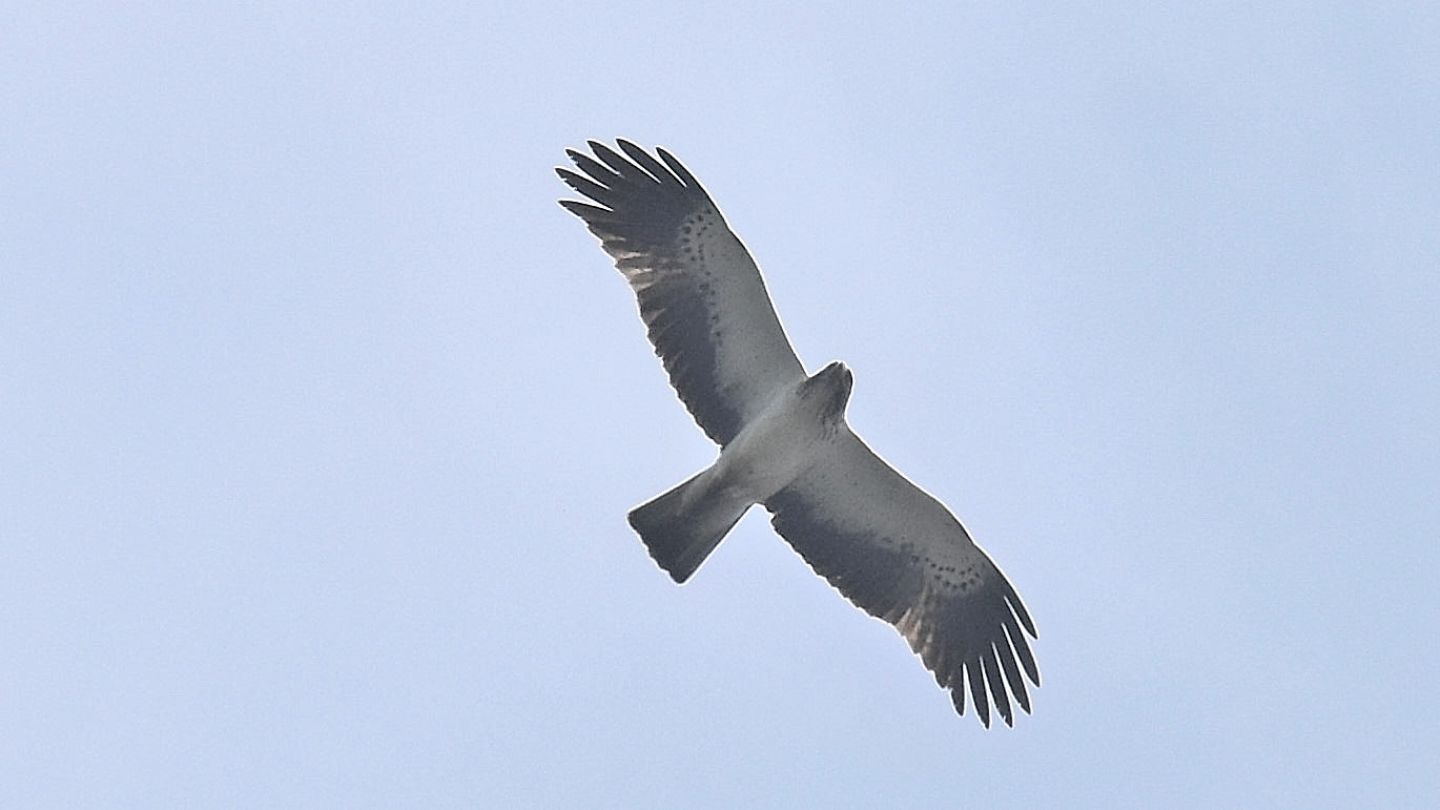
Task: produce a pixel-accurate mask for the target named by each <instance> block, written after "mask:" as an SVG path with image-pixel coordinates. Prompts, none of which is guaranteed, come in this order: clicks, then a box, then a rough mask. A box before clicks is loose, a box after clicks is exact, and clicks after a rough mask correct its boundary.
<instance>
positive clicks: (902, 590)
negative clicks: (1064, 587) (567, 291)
mask: <svg viewBox="0 0 1440 810" xmlns="http://www.w3.org/2000/svg"><path fill="white" fill-rule="evenodd" d="M589 146H590V152H591V154H589V155H586V154H583V153H581V152H578V151H575V150H568V151H567V152H566V154H567V155H568V156H569V157H570V159H571V160H572V161H573V162H574V164H575V167H576V168H577V169H578V170H579V171H574V170H571V169H565V168H561V169H557V170H556V171H557V172H558V173H559V175H560V178H561V179H562V180H564V181H565V183H567V184H568V185H569V186H570V187H571V188H572V189H574V190H575V191H577V192H579V193H580V194H581V195H583V196H584V197H586V198H588V202H577V201H574V200H562V201H561V202H560V204H561V205H562V206H564V207H565V208H566V209H567V210H568V211H570V212H571V213H573V214H575V215H576V216H578V217H580V219H581V220H583V221H584V222H585V225H586V227H588V228H589V229H590V232H591V233H593V234H595V236H597V237H599V238H600V244H601V246H602V247H603V248H604V250H605V252H606V253H608V254H609V255H610V256H611V258H612V259H614V261H615V266H616V267H617V268H618V269H619V270H620V272H621V274H623V275H624V277H625V280H626V281H628V282H629V283H630V287H631V289H632V290H633V291H634V292H635V296H636V298H637V299H638V302H639V305H640V317H641V319H642V320H644V322H645V326H646V328H647V330H648V332H649V337H650V342H651V343H652V344H653V345H654V347H655V353H656V354H657V355H659V357H660V359H661V361H662V362H663V363H664V366H665V370H666V372H668V374H669V377H670V383H671V385H673V386H674V388H675V391H676V392H677V393H678V394H679V395H680V399H681V401H682V402H684V403H685V406H686V408H688V409H689V411H690V413H691V414H692V415H693V416H694V417H695V421H696V422H697V423H699V425H700V428H701V429H702V430H704V431H705V433H706V435H708V436H709V437H710V438H711V439H712V440H714V441H715V443H716V444H718V445H720V455H719V458H717V459H716V461H715V463H714V464H712V465H711V466H710V467H709V468H707V469H705V470H703V471H701V472H700V473H698V474H697V475H695V476H694V477H692V478H690V479H689V480H688V481H685V482H684V483H682V484H680V485H679V486H677V487H675V488H674V489H672V490H670V491H669V492H666V493H665V494H663V495H660V496H659V497H657V498H655V499H654V500H652V501H650V502H649V503H646V504H644V505H642V506H639V507H637V508H635V509H634V510H633V511H631V512H630V515H629V520H630V525H631V526H632V527H633V528H634V529H635V531H636V532H637V533H639V535H640V539H641V540H642V541H644V543H645V547H646V548H647V549H648V550H649V552H650V556H651V557H653V558H654V560H655V562H656V563H658V564H659V565H660V567H661V568H662V569H664V570H665V572H666V573H668V574H669V575H670V576H671V577H672V578H673V579H674V580H675V581H676V582H680V583H683V582H685V581H686V580H687V579H689V578H690V576H691V575H692V574H694V573H695V571H696V569H698V568H699V567H700V565H701V563H703V562H704V561H705V558H706V557H708V556H709V555H710V552H712V551H714V549H715V547H716V546H717V545H719V543H720V541H721V540H722V539H724V537H725V535H726V534H727V533H728V532H729V531H730V529H731V527H733V526H734V525H735V524H736V523H737V522H738V521H739V520H740V518H741V516H742V515H744V514H745V512H746V511H747V510H749V509H750V507H752V506H754V505H755V504H762V505H763V506H764V507H765V509H767V510H768V511H769V512H770V514H771V522H772V524H773V525H774V527H775V530H776V531H777V532H778V533H779V534H780V536H781V537H783V538H785V540H786V541H787V542H788V543H789V544H790V545H791V547H793V548H794V549H795V551H797V552H799V554H800V556H801V557H803V558H804V559H805V562H807V563H808V564H809V565H810V567H811V568H813V569H814V570H815V572H816V573H818V574H819V575H820V576H822V577H824V578H825V579H826V580H827V581H829V583H830V584H831V585H833V586H834V587H835V588H836V589H838V590H839V591H840V593H842V594H843V595H844V596H845V597H846V598H848V599H849V600H850V601H851V602H853V603H854V604H855V605H856V606H858V607H860V608H861V609H863V610H864V611H865V612H867V613H869V614H870V615H872V616H876V617H878V618H880V619H883V620H884V621H886V622H889V623H890V624H891V625H893V626H894V627H895V629H896V630H898V631H899V632H900V634H901V635H902V636H904V638H905V640H906V641H907V642H909V644H910V647H911V649H912V650H914V651H915V653H916V654H917V655H919V656H920V659H921V661H922V662H923V663H924V665H925V666H926V668H928V669H929V670H930V671H931V672H932V673H933V674H934V676H935V680H936V681H937V682H938V683H939V684H940V686H941V687H943V688H945V689H948V690H950V697H951V702H952V703H953V704H954V706H955V710H956V711H957V712H959V713H960V714H962V715H963V714H964V713H965V706H966V695H967V693H968V695H969V702H970V703H972V704H973V705H974V707H975V713H976V714H977V715H978V716H979V718H980V721H981V722H982V723H984V724H985V726H987V727H988V726H989V725H990V709H991V706H992V705H993V706H994V707H995V710H996V711H998V712H999V714H1000V716H1001V717H1002V718H1004V720H1005V723H1006V724H1007V725H1011V724H1013V722H1014V713H1013V711H1012V708H1011V706H1012V704H1016V705H1019V706H1020V708H1022V709H1024V710H1025V711H1026V712H1029V711H1030V695H1029V693H1028V691H1027V689H1026V685H1025V683H1026V679H1027V678H1028V679H1029V682H1030V683H1031V684H1033V685H1035V686H1039V685H1040V674H1039V670H1038V669H1037V668H1036V666H1035V658H1034V656H1033V654H1032V653H1031V651H1030V646H1029V642H1028V641H1027V639H1026V635H1027V634H1028V635H1029V636H1030V637H1032V638H1033V637H1035V625H1034V623H1033V622H1032V621H1031V619H1030V615H1029V613H1028V612H1027V611H1026V609H1025V605H1024V604H1023V603H1022V602H1021V601H1020V597H1019V596H1018V595H1017V594H1016V593H1015V589H1014V588H1013V587H1011V585H1010V582H1009V581H1008V580H1007V579H1006V578H1005V575H1004V574H1003V573H1001V571H1000V569H999V567H997V566H996V565H995V563H994V562H992V561H991V559H990V557H989V556H988V555H986V554H985V552H984V551H982V550H981V549H980V548H979V546H977V545H975V543H974V541H972V540H971V539H970V535H969V533H968V532H966V531H965V527H964V526H962V525H961V524H960V522H959V521H958V520H956V519H955V517H954V516H953V515H952V514H951V513H950V511H949V510H948V509H946V508H945V506H944V505H943V504H941V503H940V502H939V501H937V500H936V499H935V498H933V497H932V496H930V495H929V494H928V493H926V492H925V491H924V490H922V489H920V488H919V487H917V486H916V485H914V484H912V483H911V482H910V481H909V480H908V479H906V478H905V477H904V476H903V475H901V474H900V473H898V472H896V471H895V469H894V468H892V467H891V466H890V465H889V464H887V463H886V462H885V461H884V460H883V459H881V458H880V456H878V455H876V454H875V452H874V451H872V450H871V449H870V448H869V447H868V446H867V445H866V444H865V442H863V441H861V439H860V437H859V436H856V435H855V433H854V431H852V430H851V429H850V426H849V425H848V424H847V423H846V421H845V407H846V404H847V403H848V402H849V399H850V391H851V386H852V384H853V380H854V378H853V376H852V374H851V372H850V370H849V369H848V368H846V366H845V365H844V364H843V363H838V362H836V363H831V364H829V365H827V366H825V367H824V368H822V369H820V371H818V372H817V373H815V374H813V375H811V374H807V373H806V371H805V367H804V365H802V364H801V362H800V359H799V357H797V356H796V354H795V351H794V349H793V348H791V346H790V341H789V339H788V338H786V336H785V332H784V330H783V329H782V328H781V326H780V320H779V318H778V317H777V316H776V314H775V308H774V306H773V305H772V304H771V302H770V296H769V294H768V293H767V292H766V289H765V282H764V281H763V280H762V279H761V276H760V270H759V268H758V267H756V265H755V262H754V260H753V259H751V257H750V253H749V251H747V250H746V249H745V246H744V245H743V244H741V243H740V240H739V239H738V238H737V237H736V236H735V234H734V233H733V232H731V230H730V228H729V226H728V225H727V224H726V222H725V219H724V217H722V216H721V214H720V209H719V208H718V207H717V206H716V205H715V203H714V201H712V200H711V199H710V195H709V194H707V193H706V192H705V190H704V189H703V188H702V187H701V186H700V183H699V182H698V181H696V179H695V176H694V175H692V174H691V173H690V172H689V171H688V170H686V168H685V167H684V166H683V165H681V163H680V161H678V160H676V159H675V157H674V156H673V155H671V154H670V153H669V152H667V151H665V150H664V149H656V150H655V152H654V153H653V154H652V153H650V152H647V151H645V150H644V149H642V148H640V147H638V146H636V145H635V144H633V143H631V142H629V141H624V140H621V141H618V142H617V146H618V151H617V149H614V148H611V147H609V146H606V145H605V144H603V143H599V142H596V141H590V142H589ZM1022 671H1023V675H1022Z"/></svg>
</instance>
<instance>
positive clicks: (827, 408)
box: [805, 360, 855, 418]
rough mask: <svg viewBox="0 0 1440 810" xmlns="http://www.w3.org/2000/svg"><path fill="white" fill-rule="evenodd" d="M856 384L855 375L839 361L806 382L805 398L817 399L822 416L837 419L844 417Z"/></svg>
mask: <svg viewBox="0 0 1440 810" xmlns="http://www.w3.org/2000/svg"><path fill="white" fill-rule="evenodd" d="M854 384H855V375H853V374H851V373H850V369H849V368H847V367H846V366H845V364H844V363H841V362H840V361H838V360H837V361H835V362H833V363H831V364H830V365H828V366H826V367H824V368H822V369H820V371H818V372H816V374H815V376H813V377H810V378H809V379H807V380H806V381H805V396H806V398H809V397H812V396H814V397H817V398H818V399H819V402H820V412H821V414H823V415H824V416H825V417H827V418H836V417H840V416H843V415H844V413H845V405H846V404H847V403H848V402H849V401H850V388H851V387H852V386H853V385H854Z"/></svg>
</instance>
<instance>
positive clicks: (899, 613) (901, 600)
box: [765, 489, 1040, 728]
mask: <svg viewBox="0 0 1440 810" xmlns="http://www.w3.org/2000/svg"><path fill="white" fill-rule="evenodd" d="M765 508H766V509H768V510H770V512H771V514H772V518H771V522H772V523H773V524H774V526H775V530H776V531H777V532H779V533H780V536H782V537H784V538H785V539H786V540H787V541H788V542H789V543H790V545H791V546H793V547H794V548H795V550H796V551H798V552H799V553H800V556H801V557H803V558H804V559H805V562H807V563H809V565H810V567H811V568H813V569H814V570H815V572H816V573H818V574H820V575H821V576H823V577H824V578H825V579H826V580H827V581H829V582H830V584H831V585H833V586H834V587H835V588H837V589H838V590H839V591H840V592H841V593H842V594H844V595H845V597H846V598H847V599H849V600H850V601H851V602H853V603H854V604H855V605H856V606H857V607H859V608H861V609H862V610H864V611H865V612H866V613H869V614H870V615H872V616H875V617H878V618H880V619H883V620H885V621H887V622H889V623H890V624H894V625H897V626H898V625H899V624H900V622H902V620H904V621H909V620H908V619H907V618H906V612H907V610H908V609H911V608H914V607H915V606H916V605H917V604H918V603H919V602H920V601H921V600H922V599H925V600H927V604H925V605H923V606H922V607H920V608H919V609H920V610H921V611H922V613H921V616H922V618H921V619H920V621H919V626H918V629H916V630H914V631H913V633H906V631H905V629H904V628H901V630H902V633H906V635H907V637H908V638H910V640H911V646H912V647H913V648H914V649H915V652H917V653H918V654H919V655H920V658H921V660H922V661H923V662H924V664H925V667H926V668H927V669H929V670H930V671H931V672H932V673H933V674H934V675H935V680H936V682H938V683H939V684H940V686H941V687H943V688H945V689H949V690H950V697H951V701H952V702H953V703H954V704H955V710H956V711H957V712H959V713H960V714H962V715H963V714H965V693H966V691H967V688H968V691H969V693H970V697H971V700H972V702H973V703H974V704H975V712H976V714H977V715H978V716H979V718H980V721H981V722H982V723H984V724H985V726H986V727H987V728H988V727H989V725H990V706H991V704H992V703H993V704H994V706H995V708H996V710H997V711H998V712H999V714H1000V716H1001V717H1002V718H1004V720H1005V724H1006V725H1013V724H1014V715H1013V713H1012V711H1011V697H1012V696H1013V698H1014V701H1015V703H1018V704H1019V705H1020V708H1022V709H1024V710H1025V712H1026V713H1029V711H1030V696H1029V693H1028V692H1027V691H1026V688H1025V679H1024V678H1023V677H1021V672H1020V671H1021V669H1022V668H1023V670H1024V673H1025V675H1026V676H1028V677H1029V679H1030V682H1031V683H1033V684H1035V685H1036V686H1039V685H1040V673H1039V670H1038V669H1037V668H1036V666H1035V658H1034V656H1033V655H1032V654H1031V652H1030V646H1029V644H1028V643H1027V642H1026V640H1025V634H1026V633H1029V635H1030V636H1031V637H1035V636H1036V633H1035V625H1034V623H1033V622H1031V620H1030V615H1029V613H1028V612H1027V611H1026V610H1025V606H1024V605H1023V604H1021V602H1020V597H1019V596H1018V595H1017V594H1016V593H1015V589H1014V588H1013V587H1012V586H1011V585H1010V582H1009V581H1008V580H1006V579H1005V575H1004V574H1003V573H1001V572H1000V569H999V568H998V567H995V566H994V565H993V563H991V564H990V568H989V570H988V571H986V572H985V573H984V576H982V577H981V578H980V579H979V580H978V585H975V586H973V587H971V586H969V585H968V584H967V583H961V584H960V585H959V586H957V587H956V588H955V589H954V590H952V591H950V592H946V593H930V594H928V595H927V594H926V593H925V576H926V574H925V570H924V567H923V566H924V564H925V562H926V561H925V560H924V559H923V558H921V557H920V556H919V555H918V553H917V554H910V553H907V552H906V551H905V550H903V549H902V548H900V547H898V546H896V545H889V544H883V543H880V542H877V538H872V537H867V536H863V535H857V534H855V533H854V532H853V530H850V531H847V530H846V529H845V528H844V527H838V526H834V525H832V524H830V523H829V522H827V521H826V520H825V519H824V518H823V517H822V516H821V515H820V514H818V512H817V510H816V509H815V508H814V507H813V506H812V504H810V503H809V502H808V500H807V499H806V498H805V497H804V496H803V495H801V494H798V493H796V492H794V491H793V490H788V489H787V490H781V491H780V492H779V493H777V494H776V495H774V496H772V497H771V498H770V499H769V500H768V501H766V502H765ZM1022 626H1023V628H1024V630H1023V631H1022V629H1021V628H1022ZM1017 662H1018V663H1017ZM1007 685H1008V692H1007Z"/></svg>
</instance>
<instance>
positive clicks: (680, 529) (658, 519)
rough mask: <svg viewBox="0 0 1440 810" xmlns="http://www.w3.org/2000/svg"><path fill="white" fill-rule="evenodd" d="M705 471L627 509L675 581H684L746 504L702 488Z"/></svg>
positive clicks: (631, 522)
mask: <svg viewBox="0 0 1440 810" xmlns="http://www.w3.org/2000/svg"><path fill="white" fill-rule="evenodd" d="M704 476H705V473H703V472H702V473H700V474H699V475H697V476H695V477H694V478H691V479H690V480H689V481H686V482H685V483H683V484H681V485H680V486H678V487H675V488H674V489H672V490H670V491H669V492H667V493H665V494H664V495H661V496H660V497H658V498H656V499H654V500H652V501H650V502H649V503H646V504H644V505H643V506H637V507H635V508H634V509H633V510H631V512H630V526H631V527H632V528H634V529H635V531H636V532H638V533H639V535H640V539H641V540H643V541H644V542H645V548H646V549H647V550H648V551H649V552H650V556H651V557H652V558H653V559H654V560H655V562H656V563H657V564H659V566H660V567H661V568H662V569H664V570H665V573H667V574H669V575H670V578H671V579H673V580H675V581H676V582H684V581H685V580H687V579H689V578H690V575H691V574H694V573H695V569H697V568H699V567H700V564H701V563H703V562H705V558H706V557H709V556H710V552H712V551H714V550H715V547H716V546H718V545H720V541H721V540H724V539H725V535H726V534H728V533H729V531H730V529H731V527H733V526H734V525H735V524H736V523H738V522H740V518H741V516H743V515H744V514H745V510H746V509H748V508H750V504H749V503H736V502H735V501H734V500H733V499H727V498H725V497H723V496H722V494H721V493H712V492H706V491H705V483H706V482H705V477H704Z"/></svg>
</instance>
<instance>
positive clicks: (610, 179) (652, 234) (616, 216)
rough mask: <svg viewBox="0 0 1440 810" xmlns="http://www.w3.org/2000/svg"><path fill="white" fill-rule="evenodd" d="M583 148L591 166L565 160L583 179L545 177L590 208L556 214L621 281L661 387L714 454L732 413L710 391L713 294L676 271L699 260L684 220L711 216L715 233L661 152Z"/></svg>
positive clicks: (686, 182)
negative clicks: (571, 221) (576, 221)
mask: <svg viewBox="0 0 1440 810" xmlns="http://www.w3.org/2000/svg"><path fill="white" fill-rule="evenodd" d="M588 143H589V146H590V149H591V151H592V152H594V155H595V156H594V157H590V156H589V155H585V154H582V153H580V152H577V151H575V150H566V155H568V156H569V157H570V159H571V160H572V161H574V163H575V166H576V167H577V168H578V169H579V170H580V172H583V173H584V174H580V173H579V172H574V171H571V170H569V169H556V170H555V171H556V173H557V174H559V175H560V179H562V180H564V181H565V183H566V184H567V185H569V186H570V187H571V188H573V189H575V190H576V191H578V192H579V193H581V194H583V195H584V196H586V197H588V198H589V199H590V200H593V201H594V202H596V203H599V205H598V206H596V205H591V204H589V203H584V202H575V201H573V200H561V201H560V205H562V206H564V207H565V210H567V211H569V212H570V213H572V214H575V215H576V216H578V217H580V218H581V219H582V220H584V221H585V225H586V227H588V228H589V229H590V232H591V233H593V234H595V235H596V236H597V237H599V238H600V242H601V244H602V246H603V247H604V248H605V252H607V253H609V254H610V256H611V257H612V258H614V259H615V265H616V267H618V268H619V269H620V270H621V271H622V272H623V273H625V275H626V277H627V279H629V280H630V283H631V286H632V287H633V288H634V289H635V293H636V296H637V298H638V299H639V304H640V316H641V318H643V319H644V321H645V325H646V328H647V330H648V332H649V336H650V342H651V343H652V344H654V346H655V353H656V354H657V355H659V357H660V359H661V360H662V361H663V362H664V364H665V370H666V371H667V372H668V373H669V375H670V382H671V385H673V386H674V388H675V390H676V392H677V393H679V395H680V399H681V401H683V402H684V403H685V406H686V407H687V408H688V409H689V410H690V413H692V414H693V415H694V416H695V420H696V421H697V422H698V423H699V424H700V427H701V428H702V429H703V430H704V431H705V433H706V435H708V436H709V437H710V438H711V439H712V440H714V441H715V442H717V443H719V444H722V445H723V444H725V443H726V442H728V441H730V439H732V438H734V436H735V434H736V433H738V432H739V430H740V421H741V412H740V409H739V408H738V407H736V405H735V404H734V403H732V402H730V401H729V400H728V398H727V397H726V396H725V395H724V394H723V392H722V391H721V390H720V388H719V386H718V383H717V381H718V376H719V375H718V370H717V357H716V342H717V340H718V336H717V335H716V334H715V333H714V331H713V328H714V326H713V325H714V323H715V322H716V320H717V312H716V310H717V304H716V301H715V297H714V291H713V289H712V288H711V285H710V284H709V283H707V282H706V280H705V279H704V278H703V277H702V276H701V275H698V274H696V273H694V272H685V271H686V270H687V266H686V262H692V263H693V262H695V261H696V260H697V259H703V256H697V255H695V253H694V251H695V250H696V248H694V247H693V245H692V244H691V243H690V242H689V241H688V240H684V239H683V238H682V236H683V235H682V234H681V227H682V225H683V223H684V222H685V220H686V218H687V217H690V216H691V215H693V214H695V213H697V212H701V211H705V212H709V213H712V214H713V215H714V216H715V219H716V221H718V222H720V223H721V224H722V225H723V220H721V218H720V215H719V212H718V209H716V208H715V204H714V203H713V202H711V200H710V197H709V195H707V194H706V193H705V190H704V189H703V188H701V187H700V184H699V183H698V182H697V181H696V180H695V177H694V176H693V175H692V174H690V172H688V171H686V169H685V167H684V166H682V165H681V164H680V161H678V160H676V159H675V158H674V156H672V155H671V154H670V153H668V152H666V151H665V150H664V149H657V150H656V153H657V154H658V155H659V159H658V160H657V159H656V158H655V157H652V156H651V155H649V154H647V153H646V152H645V151H644V150H643V149H641V148H640V147H638V146H636V145H635V144H633V143H630V142H629V141H625V140H621V141H618V144H619V146H620V150H621V151H622V152H624V153H625V154H624V155H621V154H620V153H618V152H616V151H615V150H613V149H611V148H610V147H608V146H606V145H605V144H603V143H600V142H598V141H589V142H588ZM627 157H628V160H627ZM662 161H663V163H662ZM687 251H688V253H687Z"/></svg>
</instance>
